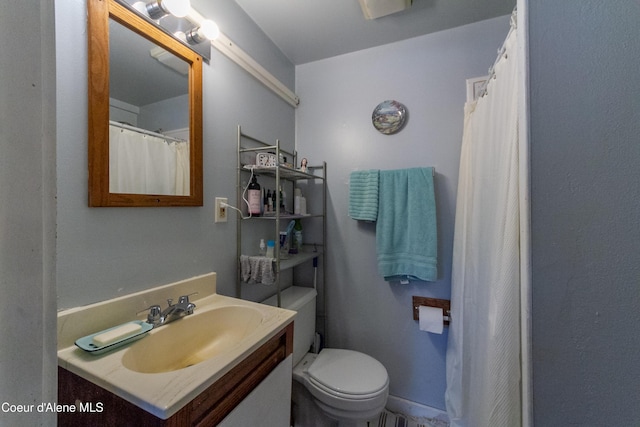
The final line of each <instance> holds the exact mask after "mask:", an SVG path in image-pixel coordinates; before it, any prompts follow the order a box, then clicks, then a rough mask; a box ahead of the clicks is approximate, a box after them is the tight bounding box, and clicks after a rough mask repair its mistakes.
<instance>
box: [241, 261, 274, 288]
mask: <svg viewBox="0 0 640 427" xmlns="http://www.w3.org/2000/svg"><path fill="white" fill-rule="evenodd" d="M274 261H275V260H274V259H273V258H267V257H263V256H248V255H240V273H241V275H242V280H243V281H244V282H247V283H262V284H263V285H273V284H274V283H275V282H276V274H275V271H274V270H273V262H274Z"/></svg>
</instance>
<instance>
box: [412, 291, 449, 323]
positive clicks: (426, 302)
mask: <svg viewBox="0 0 640 427" xmlns="http://www.w3.org/2000/svg"><path fill="white" fill-rule="evenodd" d="M412 299H413V320H420V314H419V313H420V306H421V305H422V306H426V307H437V308H441V309H442V311H443V314H444V316H442V317H443V319H442V320H443V323H444V324H445V325H446V326H448V325H449V323H451V301H450V300H448V299H437V298H427V297H419V296H415V295H414V296H413V298H412Z"/></svg>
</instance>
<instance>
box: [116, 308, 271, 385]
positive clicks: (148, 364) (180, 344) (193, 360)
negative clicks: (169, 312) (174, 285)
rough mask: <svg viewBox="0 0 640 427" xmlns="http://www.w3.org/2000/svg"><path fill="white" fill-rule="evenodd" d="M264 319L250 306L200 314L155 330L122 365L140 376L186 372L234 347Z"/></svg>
mask: <svg viewBox="0 0 640 427" xmlns="http://www.w3.org/2000/svg"><path fill="white" fill-rule="evenodd" d="M262 320H263V315H262V313H261V312H260V311H258V310H257V309H255V308H252V307H248V306H240V305H236V306H225V307H220V308H215V309H212V310H209V311H206V312H201V313H198V311H196V312H195V313H194V314H192V315H189V316H185V317H184V318H182V319H179V320H175V321H173V322H171V323H169V324H167V325H164V326H160V327H159V328H157V329H155V330H153V331H151V332H150V333H149V335H148V336H147V337H145V338H143V339H141V340H140V341H138V342H136V343H135V344H133V345H132V346H131V347H130V348H129V349H127V350H126V351H125V352H124V354H123V356H122V364H123V365H124V367H125V368H127V369H129V370H131V371H135V372H140V373H161V372H171V371H176V370H178V369H184V368H187V367H189V366H193V365H196V364H198V363H200V362H203V361H205V360H207V359H210V358H212V357H215V356H217V355H219V354H221V353H224V352H225V351H227V350H229V349H231V348H233V347H234V346H235V345H237V344H238V343H240V342H241V341H242V340H243V339H244V338H245V337H247V336H248V335H250V334H251V333H252V332H253V331H255V330H256V328H257V327H258V326H259V325H260V324H261V323H262Z"/></svg>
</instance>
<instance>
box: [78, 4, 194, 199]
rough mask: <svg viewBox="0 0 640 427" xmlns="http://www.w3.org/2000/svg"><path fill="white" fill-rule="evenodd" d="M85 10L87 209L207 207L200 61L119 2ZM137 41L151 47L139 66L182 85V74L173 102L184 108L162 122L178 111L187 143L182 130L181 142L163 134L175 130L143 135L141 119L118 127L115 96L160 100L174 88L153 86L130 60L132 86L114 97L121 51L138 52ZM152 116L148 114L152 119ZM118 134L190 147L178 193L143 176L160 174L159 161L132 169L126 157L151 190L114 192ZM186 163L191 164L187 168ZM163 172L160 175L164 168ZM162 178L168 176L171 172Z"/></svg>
mask: <svg viewBox="0 0 640 427" xmlns="http://www.w3.org/2000/svg"><path fill="white" fill-rule="evenodd" d="M87 8H88V33H89V40H88V49H89V52H88V58H89V69H88V77H89V85H88V109H89V111H88V118H89V128H88V137H89V141H88V155H89V206H91V207H98V206H146V207H150V206H202V205H203V184H202V176H203V175H202V57H201V56H200V55H198V54H197V53H196V52H194V51H193V50H191V49H189V48H188V47H187V46H186V45H184V44H183V43H181V42H180V41H179V40H177V39H175V38H173V37H172V36H171V35H169V34H167V33H166V32H165V31H164V30H162V29H160V28H158V27H156V26H155V25H154V24H153V23H152V22H150V21H148V20H146V19H145V18H143V17H142V16H140V15H138V14H137V13H135V12H133V11H131V10H129V9H128V8H127V7H125V6H123V5H121V4H119V3H118V2H116V1H115V0H87ZM110 27H111V30H110ZM114 31H117V32H121V31H122V32H124V33H128V34H126V35H125V37H129V36H131V37H132V39H130V41H129V40H127V41H125V42H124V43H122V42H119V43H118V42H116V38H117V37H116V34H115V33H114ZM137 39H140V40H141V41H142V42H144V43H148V47H147V48H146V51H145V52H144V53H143V54H141V55H138V56H139V57H141V58H140V59H141V60H142V59H143V58H144V60H145V61H150V60H151V61H154V62H155V63H156V64H155V65H157V66H159V67H160V69H161V70H162V71H160V72H162V73H165V74H173V75H175V76H177V77H175V79H176V80H179V79H180V76H178V74H183V76H182V79H183V81H184V88H185V89H184V90H185V91H186V92H185V94H184V95H180V94H178V95H176V94H175V93H173V94H172V95H171V96H175V99H177V100H180V102H182V104H183V106H182V107H176V108H167V107H166V106H165V107H164V108H163V110H164V112H165V114H164V115H166V111H175V113H176V114H177V115H178V116H180V115H181V116H183V117H182V120H183V121H184V122H185V123H186V132H187V134H188V136H184V135H185V133H184V131H185V129H179V131H180V132H182V134H183V135H182V140H180V138H177V139H174V138H172V137H170V136H169V135H168V134H167V132H165V131H167V130H169V131H171V130H173V129H176V127H175V125H173V128H171V126H169V127H163V126H162V125H158V124H157V123H155V124H153V126H154V128H152V129H146V128H143V127H142V126H138V123H137V122H136V118H134V119H133V121H134V123H130V121H129V120H114V117H113V116H114V112H113V111H114V105H119V104H121V103H122V99H117V98H118V97H120V96H118V95H115V94H116V93H118V92H119V93H121V94H123V95H121V96H122V97H124V96H126V95H124V94H129V93H131V94H132V93H133V92H138V91H139V89H141V88H142V87H144V86H145V85H148V86H149V87H148V88H147V89H145V90H141V92H142V93H144V94H146V95H157V96H159V95H160V92H163V91H165V89H166V88H167V87H169V86H171V84H169V83H163V81H162V80H160V81H158V82H153V81H150V80H151V79H152V75H154V74H155V73H154V72H152V71H151V69H150V68H145V69H144V71H143V72H136V71H135V67H134V65H133V63H134V62H137V60H135V61H134V60H130V61H129V63H128V67H130V70H129V69H127V70H126V78H125V79H124V80H127V82H126V83H128V84H129V86H126V85H125V86H123V87H121V88H118V89H120V90H119V91H117V90H116V86H117V85H119V83H117V82H114V76H115V75H116V74H117V73H116V71H115V64H114V55H119V54H120V52H117V49H119V48H118V46H123V45H124V46H133V45H134V44H137V43H138V40H137ZM134 40H135V43H134ZM153 52H155V53H161V54H163V55H161V56H165V57H166V56H169V58H170V59H169V61H163V60H161V59H159V58H158V57H157V56H156V55H155V54H154V53H153ZM152 56H153V58H152ZM150 58H151V59H150ZM125 62H126V61H125ZM176 63H177V65H176ZM172 64H174V65H172ZM112 68H113V70H112ZM112 71H113V72H112ZM112 74H113V75H112ZM120 74H122V73H120ZM120 79H122V77H120ZM129 80H131V81H129ZM160 102H162V101H160ZM160 102H159V101H157V100H155V99H154V100H153V102H152V103H153V104H154V105H158V104H159V103H160ZM122 104H124V105H128V106H132V105H133V108H134V109H138V110H136V111H139V110H142V109H144V108H145V107H139V106H136V105H134V101H129V102H124V103H122ZM135 114H136V113H134V115H135ZM115 115H117V114H115ZM149 115H150V114H149V113H147V116H149ZM151 115H155V116H161V115H162V114H159V113H157V114H156V113H154V114H151ZM136 117H137V116H136ZM169 121H172V120H169ZM178 127H180V126H178ZM116 128H117V129H118V131H120V132H125V131H126V132H129V131H132V132H134V133H135V134H136V135H135V137H136V138H138V137H140V138H144V139H145V140H147V139H149V140H155V139H154V138H158V140H162V141H164V144H165V145H166V146H170V145H171V146H173V145H175V144H174V143H173V142H174V141H178V143H181V146H182V147H183V148H184V146H185V144H187V145H186V147H187V149H186V151H185V150H181V151H180V154H178V156H177V158H178V163H180V162H181V165H182V166H180V165H179V167H178V169H179V172H178V173H177V176H176V177H175V180H176V182H177V184H175V185H176V186H177V187H179V189H178V190H175V191H174V190H166V189H164V187H163V188H162V189H160V190H159V189H158V188H157V187H156V186H155V184H156V183H155V182H153V181H154V180H155V178H154V175H153V174H152V173H151V172H144V171H143V169H145V167H143V164H150V165H153V167H154V168H157V166H158V165H159V164H160V163H161V162H158V161H156V160H155V158H153V159H147V158H145V159H143V160H142V161H138V160H137V159H136V160H135V161H134V160H132V159H134V157H133V156H129V154H127V153H126V152H125V153H124V154H120V155H119V156H120V157H122V158H125V159H126V162H129V163H131V164H130V165H129V167H131V170H132V171H133V172H134V173H137V174H142V175H147V178H146V179H147V181H148V183H144V184H142V185H138V184H136V186H133V187H131V186H129V187H127V186H118V184H114V182H115V181H118V180H119V179H120V180H122V179H121V176H119V173H120V172H119V169H118V167H116V166H115V165H114V164H115V163H116V161H114V160H113V157H114V155H115V153H116V151H117V149H116V148H112V147H111V146H112V145H113V140H114V138H110V133H113V132H116V130H115V129H116ZM168 133H170V132H168ZM138 134H140V135H138ZM178 143H176V144H178ZM136 149H137V148H136ZM163 156H164V154H163ZM162 159H163V160H162V164H163V165H164V164H166V165H169V166H168V168H173V167H174V163H172V162H173V160H172V159H170V160H166V159H165V157H162ZM186 159H188V165H187V161H186ZM126 162H125V163H126ZM159 169H160V170H162V168H159ZM162 173H165V174H166V171H163V172H162ZM171 173H173V171H172V172H171ZM171 173H169V174H167V175H170V174H171ZM132 189H134V190H132Z"/></svg>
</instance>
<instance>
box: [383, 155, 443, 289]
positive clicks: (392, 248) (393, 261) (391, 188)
mask: <svg viewBox="0 0 640 427" xmlns="http://www.w3.org/2000/svg"><path fill="white" fill-rule="evenodd" d="M376 249H377V252H378V270H379V272H380V274H381V275H382V276H383V277H384V279H385V280H387V281H401V282H405V281H408V280H426V281H434V280H436V279H437V277H438V270H437V252H438V233H437V226H436V203H435V196H434V187H433V168H412V169H400V170H391V171H380V184H379V197H378V221H377V223H376Z"/></svg>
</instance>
